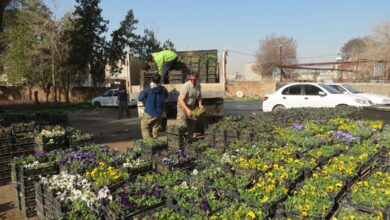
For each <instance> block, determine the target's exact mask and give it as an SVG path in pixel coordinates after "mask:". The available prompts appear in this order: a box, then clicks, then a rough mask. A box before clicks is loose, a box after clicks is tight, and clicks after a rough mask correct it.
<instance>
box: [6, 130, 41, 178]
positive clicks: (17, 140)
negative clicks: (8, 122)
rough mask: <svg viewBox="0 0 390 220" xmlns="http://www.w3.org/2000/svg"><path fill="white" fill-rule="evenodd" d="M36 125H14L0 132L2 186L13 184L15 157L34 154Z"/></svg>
mask: <svg viewBox="0 0 390 220" xmlns="http://www.w3.org/2000/svg"><path fill="white" fill-rule="evenodd" d="M33 133H34V123H19V124H13V125H12V126H11V127H8V128H3V129H1V130H0V185H7V184H9V183H10V182H11V161H12V159H13V158H14V157H19V156H22V155H28V154H32V153H34V138H33Z"/></svg>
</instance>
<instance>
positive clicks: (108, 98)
mask: <svg viewBox="0 0 390 220" xmlns="http://www.w3.org/2000/svg"><path fill="white" fill-rule="evenodd" d="M117 100H118V89H110V90H107V91H106V92H104V93H103V95H101V96H98V97H95V98H93V99H92V105H93V106H95V107H101V106H118V102H117ZM128 105H129V106H137V101H136V100H129V101H128Z"/></svg>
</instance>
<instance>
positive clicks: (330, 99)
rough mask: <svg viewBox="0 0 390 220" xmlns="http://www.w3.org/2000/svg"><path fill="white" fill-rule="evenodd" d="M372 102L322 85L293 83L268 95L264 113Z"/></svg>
mask: <svg viewBox="0 0 390 220" xmlns="http://www.w3.org/2000/svg"><path fill="white" fill-rule="evenodd" d="M371 104H372V102H371V101H370V100H369V99H367V98H365V97H362V96H357V95H352V94H343V93H341V92H339V91H338V90H336V89H335V88H333V87H330V86H328V85H325V84H321V83H292V84H288V85H285V86H283V87H281V88H280V89H278V90H277V91H276V92H275V93H273V94H270V95H266V96H265V97H264V102H263V111H264V112H270V111H274V110H279V109H285V108H301V107H313V108H316V107H317V108H319V107H336V106H342V105H349V106H358V107H363V106H369V105H371Z"/></svg>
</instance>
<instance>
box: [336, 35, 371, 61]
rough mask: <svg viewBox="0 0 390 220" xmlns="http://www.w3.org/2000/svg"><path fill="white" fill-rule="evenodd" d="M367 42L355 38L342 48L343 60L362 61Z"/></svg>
mask: <svg viewBox="0 0 390 220" xmlns="http://www.w3.org/2000/svg"><path fill="white" fill-rule="evenodd" d="M366 44H367V40H366V39H363V38H353V39H351V40H349V41H348V42H347V43H345V44H344V46H343V48H341V53H342V57H343V60H358V59H361V58H362V56H363V53H364V52H365V51H366Z"/></svg>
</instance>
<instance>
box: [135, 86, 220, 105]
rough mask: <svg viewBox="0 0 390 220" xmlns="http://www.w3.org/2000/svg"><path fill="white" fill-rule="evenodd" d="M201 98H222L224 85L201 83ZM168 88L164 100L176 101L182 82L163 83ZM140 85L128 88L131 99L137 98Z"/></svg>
mask: <svg viewBox="0 0 390 220" xmlns="http://www.w3.org/2000/svg"><path fill="white" fill-rule="evenodd" d="M200 85H201V90H202V98H203V99H214V98H221V99H222V98H223V97H224V94H225V86H224V84H223V83H201V84H200ZM164 86H165V88H167V90H168V99H167V100H166V102H177V98H178V96H179V92H180V89H181V87H182V86H183V84H166V85H164ZM140 87H141V86H139V85H135V86H131V88H130V97H131V99H135V100H136V99H137V98H138V94H139V93H140V91H141V88H140Z"/></svg>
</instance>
